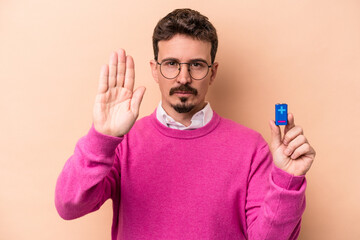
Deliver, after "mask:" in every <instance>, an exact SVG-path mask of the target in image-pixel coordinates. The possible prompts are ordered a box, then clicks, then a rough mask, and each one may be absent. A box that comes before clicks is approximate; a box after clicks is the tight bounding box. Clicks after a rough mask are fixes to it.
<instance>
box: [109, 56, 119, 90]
mask: <svg viewBox="0 0 360 240" xmlns="http://www.w3.org/2000/svg"><path fill="white" fill-rule="evenodd" d="M116 69H117V53H116V52H113V53H112V54H111V56H110V60H109V88H112V87H115V86H116Z"/></svg>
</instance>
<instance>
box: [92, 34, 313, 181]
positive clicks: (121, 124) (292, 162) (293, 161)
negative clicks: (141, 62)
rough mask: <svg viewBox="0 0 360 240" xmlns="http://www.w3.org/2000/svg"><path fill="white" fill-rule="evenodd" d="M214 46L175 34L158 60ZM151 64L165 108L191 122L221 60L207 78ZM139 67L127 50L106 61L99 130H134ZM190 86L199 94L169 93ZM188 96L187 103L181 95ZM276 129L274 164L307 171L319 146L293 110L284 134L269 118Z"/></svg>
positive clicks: (191, 55)
mask: <svg viewBox="0 0 360 240" xmlns="http://www.w3.org/2000/svg"><path fill="white" fill-rule="evenodd" d="M210 50H211V45H210V43H209V42H204V41H199V40H195V39H193V38H191V37H188V36H184V35H175V36H174V37H173V38H172V39H170V40H167V41H160V42H159V57H158V59H159V62H161V61H162V60H163V59H165V58H169V57H171V58H175V59H177V60H178V61H179V62H189V61H190V60H192V59H199V58H200V59H204V60H205V61H206V62H208V63H210V62H211V56H210ZM150 67H151V71H152V75H153V78H154V80H155V82H156V83H157V84H158V85H159V88H160V91H161V97H162V107H163V108H164V110H165V111H166V112H167V113H168V114H169V115H170V116H171V117H172V118H174V119H175V120H176V121H178V122H180V123H182V124H184V125H185V126H188V125H190V123H191V122H190V120H191V117H192V116H193V115H194V114H195V113H196V112H197V111H199V110H201V109H202V108H203V107H204V106H205V104H206V103H205V97H206V94H207V91H208V88H209V86H210V85H211V84H212V83H213V82H214V80H215V77H216V73H217V68H218V63H214V64H213V66H212V67H211V69H210V71H209V73H208V75H207V76H206V78H204V79H202V80H192V79H191V77H190V75H189V73H188V71H187V66H186V65H182V68H181V72H180V74H179V76H178V77H176V78H175V79H172V80H169V79H166V78H164V77H163V76H162V75H161V73H160V68H159V65H158V64H156V62H155V61H154V60H151V61H150ZM134 81H135V70H134V61H133V59H132V57H131V56H126V53H125V51H124V50H123V49H120V50H119V51H117V52H114V53H112V54H111V56H110V60H109V64H108V65H104V66H103V67H102V69H101V72H100V80H99V87H98V92H97V95H96V98H95V104H94V108H93V122H94V127H95V129H96V130H97V131H98V132H100V133H102V134H105V135H110V136H116V137H120V136H123V135H125V134H126V133H128V132H129V130H130V129H131V127H132V126H133V124H134V123H135V121H136V119H137V117H138V115H139V108H140V104H141V101H142V99H143V96H144V93H145V87H139V88H137V89H136V90H134ZM186 84H187V85H189V86H191V87H192V88H195V89H196V90H197V91H198V94H197V95H194V94H190V93H189V92H184V91H182V92H176V93H175V94H173V95H171V96H170V94H169V92H170V89H171V88H174V87H178V86H180V85H186ZM184 97H185V98H186V101H185V103H184V102H182V101H181V98H184ZM175 104H189V105H193V106H194V108H193V109H192V110H191V111H190V112H188V113H178V112H176V111H175V110H174V108H173V107H172V105H175ZM269 126H270V130H271V143H270V149H271V152H272V156H273V160H274V164H275V165H276V166H277V167H279V168H280V169H282V170H284V171H286V172H288V173H289V174H292V175H295V176H300V175H305V174H306V173H307V172H308V170H309V169H310V167H311V165H312V163H313V161H314V158H315V154H316V153H315V151H314V149H313V147H312V146H311V145H310V144H309V142H308V140H307V138H306V137H305V136H304V133H303V129H302V128H301V127H300V126H297V125H295V122H294V116H293V115H292V114H291V113H289V115H288V125H287V126H286V127H285V128H284V131H283V133H282V131H281V129H280V127H279V126H276V125H275V122H274V121H273V120H270V121H269Z"/></svg>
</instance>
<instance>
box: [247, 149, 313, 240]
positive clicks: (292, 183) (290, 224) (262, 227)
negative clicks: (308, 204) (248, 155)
mask: <svg viewBox="0 0 360 240" xmlns="http://www.w3.org/2000/svg"><path fill="white" fill-rule="evenodd" d="M305 188H306V180H305V176H294V175H291V174H289V173H287V172H285V171H283V170H281V169H279V168H278V167H276V166H275V165H274V164H273V160H272V156H271V153H270V151H269V148H268V147H267V145H265V146H264V147H263V148H261V149H260V150H258V153H257V155H256V159H254V162H253V164H252V166H251V172H250V177H249V183H248V192H247V201H246V209H245V210H246V220H247V234H248V239H249V240H262V239H266V240H272V239H274V240H292V239H296V238H297V236H298V234H299V231H300V222H301V216H302V214H303V212H304V210H305Z"/></svg>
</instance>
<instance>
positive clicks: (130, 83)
mask: <svg viewBox="0 0 360 240" xmlns="http://www.w3.org/2000/svg"><path fill="white" fill-rule="evenodd" d="M134 78H135V69H134V60H133V58H132V57H131V56H126V72H125V82H124V87H125V88H127V89H128V90H130V91H131V92H132V91H133V88H134Z"/></svg>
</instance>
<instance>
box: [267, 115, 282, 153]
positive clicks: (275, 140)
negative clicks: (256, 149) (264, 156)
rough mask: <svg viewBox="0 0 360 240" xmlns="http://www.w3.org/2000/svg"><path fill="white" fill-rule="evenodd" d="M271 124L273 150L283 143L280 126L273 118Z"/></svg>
mask: <svg viewBox="0 0 360 240" xmlns="http://www.w3.org/2000/svg"><path fill="white" fill-rule="evenodd" d="M269 126H270V129H271V144H270V146H271V148H272V150H275V149H277V148H278V147H279V146H280V145H281V131H280V127H279V126H276V125H275V122H274V121H273V120H270V121H269Z"/></svg>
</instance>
